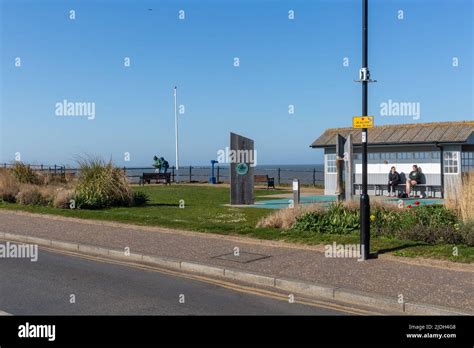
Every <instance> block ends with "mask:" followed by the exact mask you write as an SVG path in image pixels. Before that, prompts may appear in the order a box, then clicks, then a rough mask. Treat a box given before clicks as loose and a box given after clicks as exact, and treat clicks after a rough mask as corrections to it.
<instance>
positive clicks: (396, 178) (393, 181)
mask: <svg viewBox="0 0 474 348" xmlns="http://www.w3.org/2000/svg"><path fill="white" fill-rule="evenodd" d="M399 183H400V174H398V172H397V170H396V168H395V167H392V168H390V173H388V194H387V196H392V197H393V196H395V189H396V188H397V185H398V184H399Z"/></svg>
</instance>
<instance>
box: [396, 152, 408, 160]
mask: <svg viewBox="0 0 474 348" xmlns="http://www.w3.org/2000/svg"><path fill="white" fill-rule="evenodd" d="M397 158H398V159H407V158H408V154H407V153H406V152H399V153H397Z"/></svg>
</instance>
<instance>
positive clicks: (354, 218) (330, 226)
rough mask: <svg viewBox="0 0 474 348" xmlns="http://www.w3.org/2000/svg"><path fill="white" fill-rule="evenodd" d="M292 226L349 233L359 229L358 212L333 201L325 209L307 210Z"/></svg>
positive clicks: (302, 229) (296, 228)
mask: <svg viewBox="0 0 474 348" xmlns="http://www.w3.org/2000/svg"><path fill="white" fill-rule="evenodd" d="M293 228H294V229H295V230H299V231H311V232H320V233H334V234H346V233H351V232H355V231H358V230H359V212H358V211H357V210H356V209H349V208H346V207H345V206H344V205H343V204H341V203H334V204H332V205H331V206H330V207H329V209H328V210H327V211H323V210H321V211H315V212H309V213H306V214H304V215H302V216H301V217H299V218H297V219H296V222H295V223H294V224H293Z"/></svg>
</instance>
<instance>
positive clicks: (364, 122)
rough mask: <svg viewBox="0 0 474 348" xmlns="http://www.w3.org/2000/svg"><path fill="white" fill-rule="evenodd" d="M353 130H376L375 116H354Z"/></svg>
mask: <svg viewBox="0 0 474 348" xmlns="http://www.w3.org/2000/svg"><path fill="white" fill-rule="evenodd" d="M352 128H374V116H354V117H353V118H352Z"/></svg>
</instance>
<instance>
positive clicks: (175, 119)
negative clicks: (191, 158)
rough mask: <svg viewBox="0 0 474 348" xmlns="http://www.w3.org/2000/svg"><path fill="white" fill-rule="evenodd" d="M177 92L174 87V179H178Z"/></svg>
mask: <svg viewBox="0 0 474 348" xmlns="http://www.w3.org/2000/svg"><path fill="white" fill-rule="evenodd" d="M177 92H178V87H176V86H175V87H174V135H175V140H176V143H175V145H176V147H175V150H176V177H178V169H179V155H178V109H177V107H178V105H177Z"/></svg>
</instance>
